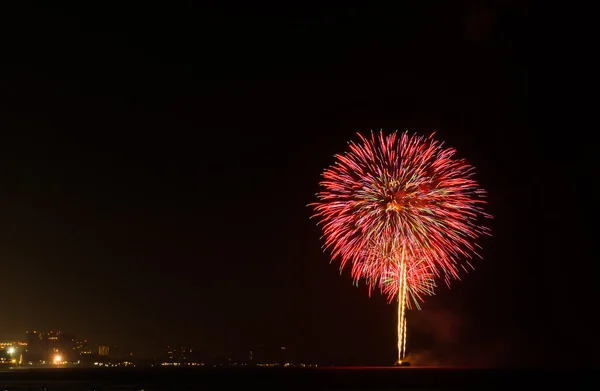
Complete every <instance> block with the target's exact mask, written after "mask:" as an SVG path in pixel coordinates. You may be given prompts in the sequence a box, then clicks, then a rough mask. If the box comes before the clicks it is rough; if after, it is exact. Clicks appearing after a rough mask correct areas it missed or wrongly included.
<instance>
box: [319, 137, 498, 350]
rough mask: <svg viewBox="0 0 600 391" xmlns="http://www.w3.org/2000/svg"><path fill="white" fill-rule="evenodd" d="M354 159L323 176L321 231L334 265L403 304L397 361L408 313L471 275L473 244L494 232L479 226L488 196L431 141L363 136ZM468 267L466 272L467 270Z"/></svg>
mask: <svg viewBox="0 0 600 391" xmlns="http://www.w3.org/2000/svg"><path fill="white" fill-rule="evenodd" d="M358 136H359V138H360V142H359V143H354V142H350V143H349V151H348V152H346V153H344V154H342V155H336V156H335V158H336V162H335V164H334V165H333V166H330V167H329V168H327V169H326V170H325V172H324V173H323V180H322V181H321V186H322V187H323V188H324V190H323V191H321V192H320V193H319V194H318V195H317V196H318V199H319V200H318V202H316V203H314V204H311V205H312V206H314V208H315V214H314V217H317V218H318V219H319V220H320V221H319V224H320V225H322V228H323V233H324V235H323V236H324V238H325V244H324V248H328V249H330V250H331V252H332V255H331V259H332V260H333V259H335V258H339V259H340V261H341V262H340V269H343V268H344V267H345V266H346V264H347V263H348V262H350V263H351V265H352V267H351V274H352V277H353V278H354V280H355V281H356V282H357V283H358V281H360V280H364V281H365V282H366V283H367V285H368V286H369V292H371V291H372V290H373V289H377V288H378V289H380V290H381V291H382V292H383V293H384V294H386V295H387V296H388V298H389V300H390V301H392V300H394V299H396V298H397V300H398V355H399V360H402V359H403V358H404V350H405V347H406V319H405V310H406V308H407V307H408V308H410V307H411V303H412V304H414V305H415V306H416V307H417V308H420V307H419V302H422V301H423V299H424V297H425V296H429V295H433V293H434V288H435V280H436V279H439V278H442V279H444V280H445V282H446V284H450V281H451V280H452V279H457V278H459V273H460V270H461V269H464V270H465V271H466V270H467V268H466V266H468V267H469V268H472V267H473V266H472V264H471V262H470V259H472V258H473V257H474V256H477V257H478V256H479V254H478V252H477V250H478V248H479V247H478V246H477V244H476V243H475V240H476V239H477V238H478V237H480V236H481V235H484V234H489V230H488V229H487V228H485V227H484V226H481V225H479V224H478V221H479V220H480V217H487V218H490V217H491V216H490V215H488V214H486V213H485V212H484V211H483V208H482V206H483V204H484V203H485V201H484V200H483V198H484V196H485V191H484V190H482V189H480V188H479V186H478V184H477V182H476V181H475V180H474V179H473V175H474V168H473V167H472V166H471V165H469V164H468V163H467V162H466V161H465V160H464V159H457V158H455V154H456V151H455V150H454V149H452V148H444V147H443V144H442V143H440V142H439V141H437V140H435V139H434V138H433V134H432V135H431V136H429V137H427V138H426V137H422V136H416V135H414V136H409V135H408V133H407V132H404V133H402V134H401V135H400V136H399V135H398V133H397V132H394V133H392V134H390V135H387V136H385V135H384V134H383V132H380V133H379V135H376V134H374V133H373V132H371V137H370V138H365V137H363V136H362V135H360V134H359V135H358ZM465 265H466V266H465Z"/></svg>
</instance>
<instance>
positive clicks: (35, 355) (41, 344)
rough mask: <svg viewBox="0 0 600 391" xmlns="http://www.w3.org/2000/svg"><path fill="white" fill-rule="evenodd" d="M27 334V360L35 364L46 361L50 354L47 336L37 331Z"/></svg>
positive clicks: (27, 332)
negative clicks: (48, 353)
mask: <svg viewBox="0 0 600 391" xmlns="http://www.w3.org/2000/svg"><path fill="white" fill-rule="evenodd" d="M25 334H26V336H27V351H26V354H25V360H26V361H29V362H32V363H34V364H38V363H39V362H41V361H44V360H45V358H46V356H47V352H48V347H47V340H46V335H45V334H44V333H41V332H40V333H38V332H37V331H31V332H30V331H26V332H25Z"/></svg>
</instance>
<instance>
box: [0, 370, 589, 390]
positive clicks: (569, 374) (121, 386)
mask: <svg viewBox="0 0 600 391" xmlns="http://www.w3.org/2000/svg"><path fill="white" fill-rule="evenodd" d="M596 377H597V375H596V372H595V371H586V370H571V369H570V370H567V369H560V368H559V369H546V370H541V369H540V370H510V369H472V368H471V369H469V368H441V367H408V368H407V367H376V368H374V367H343V368H342V367H339V368H334V367H329V368H316V369H288V368H280V369H274V368H265V369H255V368H254V369H244V368H241V369H204V368H202V369H195V368H194V369H185V368H156V369H154V368H152V369H120V370H112V369H102V368H98V369H45V370H35V369H34V370H13V371H6V372H2V373H0V391H5V390H10V391H21V390H31V391H33V390H47V391H58V390H60V391H76V390H80V391H83V390H87V391H90V390H96V391H111V390H115V391H116V390H122V391H125V390H137V391H142V390H145V391H166V390H177V391H185V390H257V391H259V390H307V391H308V390H340V391H345V390H464V389H473V390H492V389H493V390H526V389H529V390H542V389H544V390H547V389H562V390H573V389H584V388H585V389H600V388H598V385H599V384H600V383H599V381H598V379H597V378H596ZM581 387H584V388H581Z"/></svg>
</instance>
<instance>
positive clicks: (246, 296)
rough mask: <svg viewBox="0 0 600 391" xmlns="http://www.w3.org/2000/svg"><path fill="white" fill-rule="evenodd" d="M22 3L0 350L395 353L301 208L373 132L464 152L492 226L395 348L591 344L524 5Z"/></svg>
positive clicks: (581, 212)
mask: <svg viewBox="0 0 600 391" xmlns="http://www.w3.org/2000/svg"><path fill="white" fill-rule="evenodd" d="M19 3H20V4H21V5H20V6H19V8H18V9H17V8H11V9H9V8H7V7H6V6H5V5H3V6H2V12H1V13H0V25H1V26H2V27H1V28H0V33H1V34H2V36H3V39H2V49H1V51H2V53H1V54H0V59H1V60H0V63H1V68H0V134H1V138H0V148H1V154H0V156H1V157H0V159H1V164H0V276H1V277H2V285H1V286H2V292H3V293H2V295H0V309H1V311H2V315H1V320H0V339H24V332H25V330H34V329H35V330H57V329H60V330H63V331H69V332H73V333H75V334H76V335H77V336H80V337H82V338H87V339H88V340H90V341H91V342H92V343H96V344H100V343H108V344H115V345H119V346H126V347H129V348H131V349H133V351H134V353H135V354H137V355H153V354H157V353H159V352H161V351H162V350H163V349H164V347H166V345H168V344H185V345H190V346H193V347H196V348H200V349H203V350H205V351H206V352H207V354H209V355H216V354H234V353H236V352H240V351H247V350H249V349H250V348H252V347H253V346H256V345H257V344H267V345H287V346H293V347H296V349H297V350H299V351H301V352H303V354H304V355H305V356H306V357H307V358H308V359H310V360H313V361H319V362H335V363H359V364H370V363H373V364H389V363H391V362H393V360H394V358H395V354H396V353H395V338H396V335H395V321H396V320H395V317H396V314H395V310H396V308H395V306H394V305H388V304H387V303H386V298H385V297H383V296H381V295H379V294H375V295H374V296H373V297H372V298H369V297H368V295H367V290H366V288H364V287H363V286H361V287H359V288H356V287H354V286H353V285H352V283H351V279H350V276H349V273H347V272H344V273H343V274H342V276H340V275H339V270H338V267H337V264H335V263H334V264H330V263H329V257H328V254H326V253H323V251H322V250H321V245H322V242H321V241H320V240H319V237H320V231H319V229H318V228H317V227H316V226H315V222H314V221H311V220H309V217H310V215H311V209H310V208H308V207H307V206H306V205H307V204H308V203H310V202H312V201H314V200H315V197H314V194H315V193H316V192H317V191H318V190H319V186H318V182H319V180H320V174H321V172H322V170H323V169H324V168H325V167H327V166H328V165H329V164H331V163H332V162H333V155H334V154H335V153H339V152H343V151H344V150H345V148H346V142H347V141H348V140H351V139H356V135H355V134H356V132H368V131H369V130H371V129H373V130H379V129H382V128H383V129H384V130H387V131H393V130H396V129H398V130H407V129H408V130H410V131H415V132H420V133H426V134H428V133H430V132H432V131H435V132H436V135H437V137H438V138H440V139H442V140H445V141H446V143H447V145H450V146H453V147H456V148H457V149H458V151H459V154H460V156H461V157H464V158H466V159H467V160H468V161H469V162H470V163H472V164H473V165H474V166H475V167H477V179H478V181H479V182H480V184H481V185H482V187H484V188H485V189H487V190H488V192H489V205H488V209H487V211H488V212H489V213H491V214H493V215H494V216H495V219H494V220H493V221H492V222H491V223H490V226H491V228H492V230H493V237H492V238H485V239H483V240H481V242H480V244H481V245H482V246H483V247H484V250H483V256H484V260H483V261H480V262H478V263H477V264H476V265H475V266H476V271H474V272H472V273H469V274H468V275H466V276H465V278H464V279H463V281H462V282H458V283H456V284H455V285H454V286H453V287H452V289H451V290H448V289H443V288H442V289H439V290H438V295H437V296H435V297H432V298H430V299H428V300H427V302H426V303H425V305H424V311H423V312H421V313H416V312H411V313H410V314H409V317H408V322H409V326H408V327H409V342H408V349H409V351H412V352H418V353H419V354H420V355H421V356H422V357H423V356H426V357H428V359H429V360H430V361H435V362H441V363H467V364H475V363H489V364H503V363H506V362H512V363H517V364H535V363H539V362H543V361H548V360H554V359H556V358H562V359H568V360H575V359H576V358H577V357H583V355H586V354H588V353H589V352H590V350H592V345H591V344H592V343H593V342H592V339H593V338H595V337H592V335H593V330H595V328H596V327H595V326H594V323H592V322H591V319H592V318H593V317H592V315H593V312H594V308H596V306H595V305H592V304H591V303H592V299H591V296H592V292H593V291H594V288H593V282H590V283H586V282H585V281H586V279H588V277H587V272H586V270H587V266H586V265H587V264H589V263H590V262H592V261H593V259H594V257H592V256H591V255H590V254H588V253H587V249H586V248H585V247H586V245H587V243H589V240H590V237H591V232H592V231H591V230H590V228H586V226H585V223H586V222H587V223H589V221H590V220H589V219H590V217H587V216H586V214H585V210H586V208H587V207H586V206H585V205H584V204H583V203H582V202H578V201H579V200H581V198H579V197H578V195H579V192H582V191H583V188H582V187H581V186H580V185H579V180H580V179H583V178H589V177H586V174H585V172H584V171H585V170H587V169H588V168H589V165H588V164H587V163H585V162H584V159H585V158H586V156H587V155H586V153H585V152H584V150H585V149H586V148H587V147H588V146H589V145H583V146H581V147H580V148H578V149H577V148H572V147H573V146H574V145H575V142H572V141H568V140H565V139H568V138H569V134H568V131H569V130H568V129H563V130H560V132H563V133H564V132H565V131H567V134H566V135H565V134H563V135H562V136H557V135H556V134H558V133H557V132H559V130H557V129H550V128H547V129H544V130H542V129H541V125H540V124H539V123H537V122H536V118H534V115H533V113H534V112H535V109H536V108H537V107H535V108H534V104H533V103H532V102H536V105H537V104H539V103H540V102H547V101H550V100H551V98H550V97H549V96H548V95H546V94H545V90H540V89H536V88H535V85H534V81H533V80H534V78H535V76H533V74H534V73H535V72H534V71H535V70H534V68H535V67H534V63H535V62H534V61H533V59H532V58H533V56H534V54H533V51H534V50H533V49H534V48H539V45H538V44H535V43H533V42H532V39H531V36H530V34H529V32H530V29H532V28H533V27H532V21H531V20H530V10H529V9H528V7H527V6H526V5H523V2H519V1H512V2H511V1H505V2H496V3H491V2H488V3H486V4H487V5H482V4H481V3H480V2H473V3H472V4H471V3H468V2H459V3H458V4H459V5H457V3H454V2H453V3H452V4H448V5H446V6H444V7H433V6H427V5H423V6H405V7H402V8H383V7H377V6H370V7H365V6H363V7H355V8H348V9H333V8H330V9H317V8H310V7H308V6H302V7H289V6H288V7H287V8H284V7H283V6H282V7H281V8H277V9H275V8H271V7H267V6H264V7H258V6H256V7H254V8H250V7H248V8H240V7H233V6H231V7H225V6H224V5H221V6H219V7H217V6H214V7H212V8H202V7H200V6H198V5H194V3H193V2H172V3H181V4H179V5H171V3H169V4H170V5H169V6H168V8H164V7H167V6H165V5H162V6H153V5H150V4H143V5H139V6H136V7H133V6H129V7H130V8H127V7H125V6H124V5H123V4H119V5H118V6H112V5H104V3H96V5H95V6H91V5H90V4H88V3H87V2H84V3H85V4H86V5H85V6H83V5H80V6H74V7H71V8H68V7H63V8H52V7H50V6H48V5H46V6H43V5H40V4H34V3H33V2H19ZM40 3H41V2H40ZM82 4H83V3H82ZM140 4H142V3H140ZM476 4H479V5H476ZM544 110H545V111H546V112H547V114H548V115H550V114H551V113H552V108H551V106H548V107H547V108H546V109H544ZM550 122H551V121H550ZM557 126H558V125H557ZM580 141H581V140H580ZM571 144H573V145H571ZM585 181H586V182H587V181H588V180H585ZM591 182H593V181H591ZM548 184H552V185H548ZM588 184H590V183H588ZM596 259H598V258H596ZM592 281H593V280H592Z"/></svg>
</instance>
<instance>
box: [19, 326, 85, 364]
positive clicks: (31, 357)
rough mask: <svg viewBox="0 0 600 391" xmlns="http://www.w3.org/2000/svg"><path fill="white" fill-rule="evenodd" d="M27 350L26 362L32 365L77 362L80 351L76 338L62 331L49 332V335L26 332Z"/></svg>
mask: <svg viewBox="0 0 600 391" xmlns="http://www.w3.org/2000/svg"><path fill="white" fill-rule="evenodd" d="M25 333H26V336H27V349H26V352H25V360H26V361H28V362H31V363H32V364H39V363H44V362H49V363H51V362H55V361H56V360H59V361H61V362H72V361H77V358H78V355H79V354H78V353H79V352H78V350H77V346H78V345H77V342H76V341H75V336H74V335H73V334H69V333H61V332H60V331H49V332H47V333H44V332H38V331H31V332H30V331H26V332H25Z"/></svg>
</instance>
